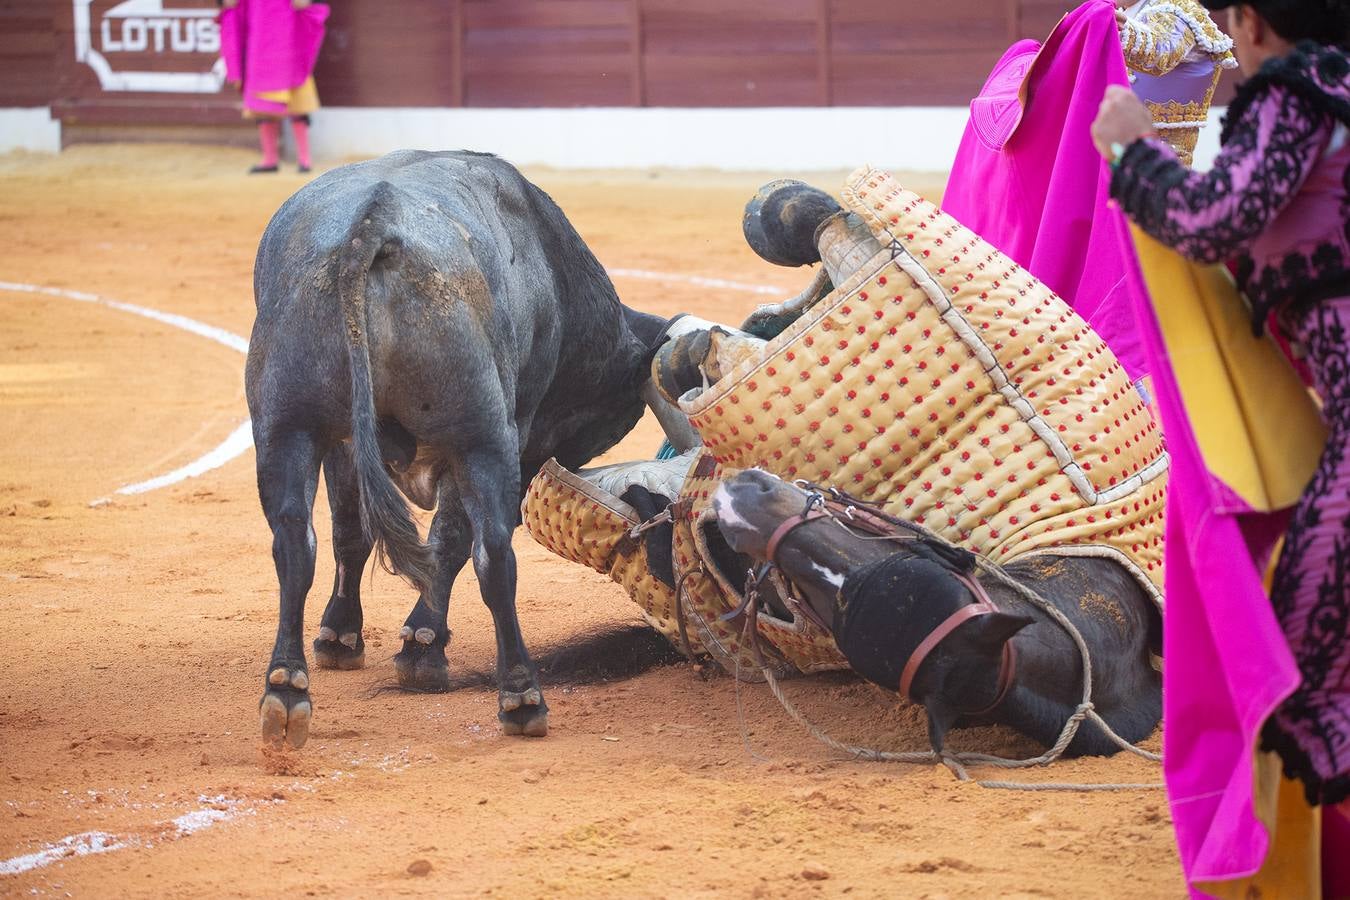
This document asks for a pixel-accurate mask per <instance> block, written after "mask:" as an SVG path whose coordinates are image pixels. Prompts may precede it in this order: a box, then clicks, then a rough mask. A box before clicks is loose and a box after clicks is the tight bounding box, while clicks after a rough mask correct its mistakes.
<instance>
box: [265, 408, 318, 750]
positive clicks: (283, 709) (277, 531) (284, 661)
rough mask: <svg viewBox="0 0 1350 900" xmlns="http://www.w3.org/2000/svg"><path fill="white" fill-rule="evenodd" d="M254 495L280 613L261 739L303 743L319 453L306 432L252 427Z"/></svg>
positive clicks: (307, 715) (309, 710) (307, 716)
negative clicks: (266, 534)
mask: <svg viewBox="0 0 1350 900" xmlns="http://www.w3.org/2000/svg"><path fill="white" fill-rule="evenodd" d="M255 436H256V438H257V444H258V495H259V497H260V498H261V499H262V507H263V513H264V514H265V515H266V516H267V524H268V525H270V526H271V527H272V559H273V560H274V561H275V562H276V567H277V581H278V582H279V583H280V586H281V614H280V616H279V617H278V621H277V639H276V644H275V645H274V646H273V647H272V661H271V662H270V663H268V665H267V675H266V676H265V677H264V683H263V697H262V703H261V704H260V711H261V714H262V733H263V740H264V741H265V742H267V743H269V744H273V745H277V744H280V743H281V742H282V741H283V740H284V741H285V742H286V743H287V744H290V745H291V746H292V747H297V748H298V747H303V746H304V744H305V741H306V740H308V738H309V722H310V718H311V716H312V715H313V706H312V705H311V704H310V699H309V671H308V667H307V666H306V665H305V644H304V634H303V631H304V624H305V597H306V595H308V593H309V588H310V585H312V584H313V583H314V551H315V547H314V526H313V522H312V519H311V516H312V513H313V510H314V492H315V491H316V490H317V489H318V481H319V459H320V458H321V453H320V451H319V448H318V447H317V446H316V444H315V442H314V440H313V439H312V438H311V437H310V436H309V435H306V434H298V433H292V434H281V435H278V434H275V433H271V434H269V433H267V432H266V431H263V430H262V429H258V430H257V431H255Z"/></svg>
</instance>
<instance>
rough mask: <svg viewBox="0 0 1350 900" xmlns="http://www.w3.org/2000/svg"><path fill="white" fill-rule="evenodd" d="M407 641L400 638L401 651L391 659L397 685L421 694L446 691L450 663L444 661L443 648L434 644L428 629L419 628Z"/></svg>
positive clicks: (441, 645)
mask: <svg viewBox="0 0 1350 900" xmlns="http://www.w3.org/2000/svg"><path fill="white" fill-rule="evenodd" d="M404 630H405V631H408V630H410V629H407V628H405V629H404ZM409 638H411V639H408V638H405V639H404V641H403V649H402V650H400V651H399V652H398V654H397V655H396V656H395V657H394V671H395V672H397V673H398V686H399V687H401V688H403V689H404V690H406V691H417V692H418V693H423V694H443V693H445V692H446V691H448V690H450V663H449V661H448V660H447V659H446V658H445V645H444V644H443V643H440V642H438V641H436V639H435V634H434V632H432V631H431V629H429V628H419V629H417V631H416V633H415V635H409Z"/></svg>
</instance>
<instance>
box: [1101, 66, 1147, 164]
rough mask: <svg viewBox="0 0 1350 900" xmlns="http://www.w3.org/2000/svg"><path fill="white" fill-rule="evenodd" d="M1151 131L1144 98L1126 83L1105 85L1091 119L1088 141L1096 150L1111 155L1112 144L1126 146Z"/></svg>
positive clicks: (1110, 156)
mask: <svg viewBox="0 0 1350 900" xmlns="http://www.w3.org/2000/svg"><path fill="white" fill-rule="evenodd" d="M1151 134H1153V117H1152V116H1151V115H1149V111H1148V107H1146V106H1145V105H1144V102H1143V101H1142V100H1140V99H1139V98H1138V97H1136V96H1135V95H1134V92H1133V91H1131V90H1130V89H1129V88H1127V87H1122V86H1121V85H1118V84H1113V85H1111V86H1110V87H1108V88H1107V89H1106V96H1105V97H1103V98H1102V105H1101V107H1100V108H1099V109H1098V110H1097V120H1096V121H1095V122H1093V123H1092V143H1093V144H1094V145H1095V146H1096V147H1097V152H1099V153H1100V154H1101V155H1102V156H1104V157H1106V158H1107V159H1114V158H1115V155H1116V153H1115V151H1114V150H1113V149H1112V145H1116V146H1120V147H1126V146H1129V145H1130V144H1132V143H1134V142H1135V141H1136V140H1138V139H1139V138H1141V137H1145V136H1147V135H1151Z"/></svg>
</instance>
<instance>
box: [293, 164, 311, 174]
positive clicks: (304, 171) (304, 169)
mask: <svg viewBox="0 0 1350 900" xmlns="http://www.w3.org/2000/svg"><path fill="white" fill-rule="evenodd" d="M295 171H297V172H299V173H300V174H301V175H308V174H309V166H296V168H295Z"/></svg>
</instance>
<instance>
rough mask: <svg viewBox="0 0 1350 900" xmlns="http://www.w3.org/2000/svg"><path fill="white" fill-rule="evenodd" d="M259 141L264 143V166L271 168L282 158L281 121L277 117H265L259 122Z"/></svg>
mask: <svg viewBox="0 0 1350 900" xmlns="http://www.w3.org/2000/svg"><path fill="white" fill-rule="evenodd" d="M258 142H259V143H261V144H262V162H261V163H259V165H260V166H261V167H262V168H265V169H270V168H272V167H274V166H275V165H276V164H277V160H278V159H279V158H280V156H281V153H280V146H281V122H280V121H279V120H277V119H263V120H262V121H261V122H259V123H258Z"/></svg>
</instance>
